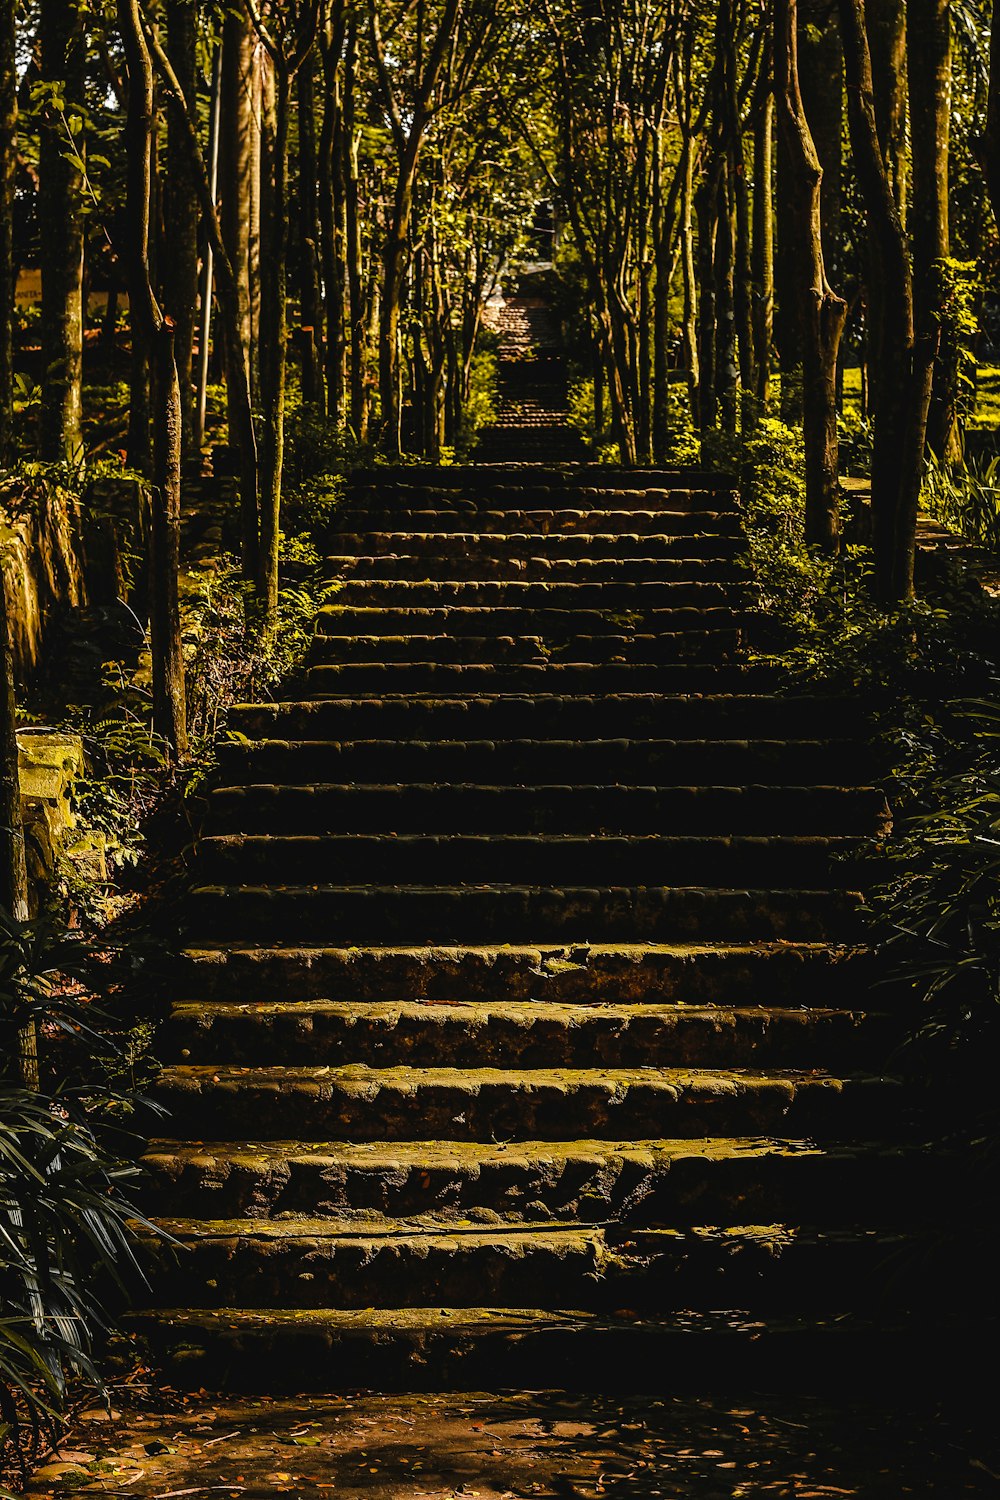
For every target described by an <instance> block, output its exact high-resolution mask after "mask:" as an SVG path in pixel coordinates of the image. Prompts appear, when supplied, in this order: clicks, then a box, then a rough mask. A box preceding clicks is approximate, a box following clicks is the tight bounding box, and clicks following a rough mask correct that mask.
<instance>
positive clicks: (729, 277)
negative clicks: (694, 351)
mask: <svg viewBox="0 0 1000 1500" xmlns="http://www.w3.org/2000/svg"><path fill="white" fill-rule="evenodd" d="M730 169H731V162H730V161H729V160H728V159H727V160H726V161H725V163H724V165H723V172H722V183H721V185H720V189H719V219H718V227H717V230H716V236H715V308H716V312H715V386H716V392H717V395H718V404H719V418H720V424H721V426H722V430H723V432H725V433H727V434H728V435H729V436H730V437H732V436H734V435H735V433H736V396H737V389H738V385H739V372H738V369H737V364H736V298H735V271H736V206H735V203H734V201H733V191H732V189H733V182H732V173H731V170H730Z"/></svg>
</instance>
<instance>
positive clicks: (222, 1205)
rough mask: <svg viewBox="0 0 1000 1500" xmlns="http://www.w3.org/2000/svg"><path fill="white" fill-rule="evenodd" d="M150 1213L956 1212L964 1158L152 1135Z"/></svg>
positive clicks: (773, 1217)
mask: <svg viewBox="0 0 1000 1500" xmlns="http://www.w3.org/2000/svg"><path fill="white" fill-rule="evenodd" d="M143 1167H144V1170H145V1172H146V1176H147V1186H146V1188H145V1189H144V1195H143V1205H144V1207H146V1208H147V1209H148V1211H149V1212H151V1213H160V1214H163V1213H169V1214H175V1215H176V1214H185V1215H191V1216H194V1217H200V1218H219V1217H225V1218H237V1217H243V1216H246V1215H249V1216H250V1217H251V1218H252V1219H254V1220H255V1221H259V1220H261V1219H262V1218H267V1217H272V1216H285V1215H287V1214H309V1215H316V1214H319V1215H322V1216H324V1217H327V1216H331V1215H332V1216H334V1217H336V1216H342V1215H343V1214H345V1213H351V1214H355V1213H361V1212H364V1213H369V1212H375V1213H380V1214H384V1215H387V1216H389V1217H392V1218H398V1217H400V1216H407V1215H413V1214H429V1213H447V1214H461V1215H465V1216H469V1217H471V1218H473V1219H477V1220H479V1221H480V1222H482V1223H484V1224H485V1225H487V1226H488V1225H490V1224H491V1223H493V1222H495V1220H496V1216H497V1215H498V1214H501V1215H503V1216H504V1217H505V1218H510V1217H512V1216H516V1217H518V1218H521V1219H523V1220H525V1221H527V1222H529V1223H531V1222H534V1221H537V1220H538V1219H540V1218H541V1219H548V1218H557V1219H560V1220H562V1221H564V1222H565V1221H576V1222H584V1221H589V1222H597V1221H601V1222H603V1221H605V1220H607V1219H609V1218H615V1219H619V1218H626V1217H627V1219H628V1222H629V1225H630V1227H631V1228H632V1229H633V1230H638V1229H639V1228H641V1227H643V1226H646V1227H657V1226H660V1227H664V1226H665V1227H668V1228H675V1229H676V1228H685V1227H691V1226H695V1225H699V1224H706V1223H713V1224H725V1223H748V1222H756V1223H770V1222H774V1221H777V1220H782V1221H785V1222H796V1223H811V1224H815V1225H822V1226H826V1227H838V1226H842V1225H843V1224H847V1223H865V1222H868V1223H872V1224H880V1225H886V1226H893V1225H895V1226H901V1225H913V1224H924V1223H933V1222H935V1221H939V1220H940V1219H941V1217H942V1215H943V1214H947V1213H949V1212H952V1211H955V1212H957V1211H958V1210H959V1207H960V1204H961V1201H962V1195H963V1193H964V1191H965V1188H966V1186H967V1181H966V1178H967V1172H966V1167H965V1164H964V1163H963V1161H962V1160H961V1159H959V1158H957V1157H955V1156H953V1155H947V1154H940V1155H938V1154H935V1153H929V1152H928V1151H926V1150H925V1149H924V1148H922V1147H920V1148H904V1147H898V1146H889V1145H887V1144H886V1143H885V1142H877V1143H855V1144H852V1145H838V1144H833V1145H831V1144H827V1145H824V1146H822V1147H821V1146H819V1145H817V1143H816V1142H815V1141H814V1140H805V1141H802V1140H795V1139H792V1138H787V1139H785V1138H782V1139H771V1138H767V1137H735V1138H729V1139H727V1138H724V1137H711V1138H709V1139H704V1140H662V1139H661V1140H633V1141H621V1140H615V1139H611V1140H603V1139H600V1138H595V1139H589V1140H577V1141H508V1142H500V1143H482V1142H461V1141H401V1142H385V1141H382V1142H376V1143H372V1144H358V1143H354V1144H351V1143H349V1142H343V1141H337V1142H329V1141H316V1142H312V1141H303V1140H286V1141H261V1140H259V1139H258V1138H256V1137H254V1138H253V1139H250V1140H247V1141H241V1142H235V1143H234V1142H228V1141H198V1142H196V1143H191V1142H185V1141H176V1140H162V1141H152V1142H151V1143H150V1144H149V1146H148V1148H147V1151H146V1154H145V1156H144V1157H143Z"/></svg>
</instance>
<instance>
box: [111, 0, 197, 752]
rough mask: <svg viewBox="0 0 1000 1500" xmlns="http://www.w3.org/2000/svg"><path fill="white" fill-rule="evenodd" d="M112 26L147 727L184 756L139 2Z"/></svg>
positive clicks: (148, 82)
mask: <svg viewBox="0 0 1000 1500" xmlns="http://www.w3.org/2000/svg"><path fill="white" fill-rule="evenodd" d="M118 25H119V29H120V31H121V37H122V47H123V50H124V53H125V61H126V65H127V68H128V84H129V91H128V112H127V115H126V120H125V142H126V163H127V166H126V170H127V186H126V203H125V243H124V246H123V251H124V253H123V257H122V258H123V260H124V262H125V265H126V269H127V276H128V289H129V316H130V319H131V321H132V328H133V332H135V331H137V330H138V329H140V328H141V329H142V333H143V336H144V340H145V343H146V345H147V347H148V348H149V349H150V351H151V355H152V358H151V373H152V379H153V477H152V484H151V486H150V491H149V497H150V507H149V509H150V514H149V580H150V585H149V597H150V604H149V626H150V654H151V657H152V668H153V728H154V729H155V730H156V731H157V733H159V734H160V735H161V736H162V738H163V739H164V741H165V742H166V743H167V745H168V746H169V747H170V749H171V751H172V752H173V753H174V754H175V755H183V754H184V752H185V751H186V750H187V719H186V710H185V698H184V655H183V647H182V643H181V630H180V606H179V600H178V569H179V564H180V501H181V397H180V383H179V381H178V378H177V362H176V359H175V357H174V327H173V324H172V323H171V321H170V320H169V319H168V318H167V317H165V316H164V314H163V312H162V311H161V309H160V306H159V303H158V302H157V300H156V297H155V295H154V293H153V286H152V282H151V280H150V272H149V214H150V179H151V176H152V157H153V64H152V60H151V58H150V53H149V48H148V46H147V45H146V38H145V35H144V32H143V25H142V14H141V12H140V9H139V0H118Z"/></svg>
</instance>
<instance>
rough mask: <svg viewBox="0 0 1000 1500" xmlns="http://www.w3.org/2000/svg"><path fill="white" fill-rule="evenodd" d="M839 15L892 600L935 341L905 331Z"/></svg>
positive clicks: (879, 511)
mask: <svg viewBox="0 0 1000 1500" xmlns="http://www.w3.org/2000/svg"><path fill="white" fill-rule="evenodd" d="M840 16H841V27H842V31H843V38H844V67H845V72H846V76H847V103H848V121H849V124H850V132H851V144H852V148H853V155H854V162H855V168H856V171H857V177H858V185H859V187H860V190H861V196H862V200H863V202H864V205H865V213H866V216H867V219H868V231H869V237H870V242H871V249H872V268H873V279H874V280H875V286H873V291H875V290H877V292H878V300H879V311H880V316H879V320H878V326H877V329H875V330H873V344H872V350H871V361H870V365H871V369H872V371H875V370H878V372H879V391H878V395H877V398H876V405H875V437H874V454H873V459H872V523H873V524H872V530H873V539H874V546H875V585H876V590H877V593H878V596H879V598H880V599H882V600H883V601H885V602H892V601H894V600H898V599H905V598H907V597H908V596H909V595H910V594H911V593H912V592H913V560H914V554H915V549H916V529H917V501H918V497H919V494H920V481H921V477H922V473H923V461H924V444H925V438H926V429H927V411H928V407H929V405H930V391H931V376H932V372H933V368H934V346H933V343H931V342H929V341H926V340H923V341H920V342H917V341H916V339H915V337H914V324H913V278H912V272H911V266H910V257H909V250H908V246H907V242H906V235H905V232H904V230H903V225H902V222H901V219H900V215H899V209H898V206H897V203H896V199H895V197H894V196H893V191H892V182H891V178H890V174H889V167H888V164H887V162H886V160H885V158H884V156H883V154H882V149H881V146H880V144H879V136H878V124H877V119H876V114H875V107H874V102H873V101H874V98H875V89H874V84H873V81H872V64H871V53H870V51H869V45H868V33H867V29H866V26H865V9H864V0H840Z"/></svg>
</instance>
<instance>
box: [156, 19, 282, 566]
mask: <svg viewBox="0 0 1000 1500" xmlns="http://www.w3.org/2000/svg"><path fill="white" fill-rule="evenodd" d="M151 45H152V49H153V54H154V57H155V59H156V67H157V71H158V72H159V75H160V79H161V83H162V86H163V91H164V94H165V97H166V101H167V105H168V107H169V108H170V109H171V110H172V111H174V112H175V113H176V115H177V118H178V120H179V121H180V122H181V123H182V124H183V126H184V130H183V132H182V135H181V142H182V144H183V146H184V148H185V150H186V152H187V157H188V162H189V163H190V166H191V171H192V173H193V175H194V180H195V183H196V185H197V188H198V199H199V202H200V204H201V212H202V219H203V221H204V223H205V227H206V230H207V233H208V238H209V243H210V245H211V247H212V255H213V259H214V263H215V270H216V284H217V289H218V296H219V309H220V312H221V315H222V324H223V330H224V334H225V340H224V341H225V350H226V385H227V388H228V397H229V423H230V441H232V442H235V445H236V450H237V453H238V456H239V462H240V524H241V530H242V553H243V555H242V565H243V576H244V578H245V579H246V580H247V581H248V582H249V583H252V584H255V583H256V580H257V576H258V562H257V560H258V553H259V546H260V538H259V521H258V462H257V435H256V431H255V427H254V420H253V412H252V409H251V405H250V371H249V368H248V361H247V350H246V346H245V345H244V341H243V335H244V331H245V327H246V324H245V313H246V301H245V299H244V297H243V295H242V288H241V284H240V282H239V281H238V279H237V275H236V270H235V268H234V266H233V263H232V261H231V260H230V258H229V252H228V249H227V247H226V243H225V239H224V232H223V228H222V224H221V221H220V216H219V214H218V212H217V210H216V203H215V196H214V194H213V191H212V182H211V179H210V177H209V174H208V171H207V170H206V168H205V163H204V160H203V158H202V155H201V143H200V141H199V139H198V131H197V128H196V125H195V122H194V120H192V118H191V116H190V114H189V113H188V110H187V106H186V104H185V102H184V94H183V91H182V89H181V87H180V85H179V83H178V81H177V78H176V76H175V74H174V71H173V68H172V67H171V64H170V59H169V58H168V57H167V55H166V53H165V52H164V51H163V48H162V47H161V46H160V45H159V43H158V41H157V40H156V37H155V35H154V36H153V37H152V41H151Z"/></svg>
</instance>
